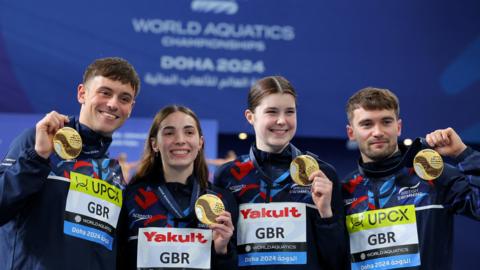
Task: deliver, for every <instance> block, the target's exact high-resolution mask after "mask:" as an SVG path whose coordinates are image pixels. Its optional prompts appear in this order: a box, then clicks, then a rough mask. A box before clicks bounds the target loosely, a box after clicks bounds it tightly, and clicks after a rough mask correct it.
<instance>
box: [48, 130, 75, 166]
mask: <svg viewBox="0 0 480 270" xmlns="http://www.w3.org/2000/svg"><path fill="white" fill-rule="evenodd" d="M53 149H54V150H55V152H56V153H57V154H58V156H60V157H61V158H63V159H67V160H69V159H74V158H76V157H78V155H80V153H81V152H82V137H80V134H78V132H77V131H76V130H75V129H73V128H70V127H64V128H61V129H59V130H58V131H57V133H55V136H53Z"/></svg>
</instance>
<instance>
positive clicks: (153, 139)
mask: <svg viewBox="0 0 480 270" xmlns="http://www.w3.org/2000/svg"><path fill="white" fill-rule="evenodd" d="M150 146H151V147H152V149H153V151H154V152H158V148H157V140H156V139H155V138H150Z"/></svg>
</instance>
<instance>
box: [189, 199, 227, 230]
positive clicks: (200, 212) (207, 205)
mask: <svg viewBox="0 0 480 270" xmlns="http://www.w3.org/2000/svg"><path fill="white" fill-rule="evenodd" d="M223 211H225V206H224V205H223V202H222V200H221V199H220V198H219V197H217V196H215V195H212V194H204V195H202V196H200V197H199V198H198V199H197V201H196V202H195V214H196V215H197V218H198V220H200V222H202V223H203V224H207V225H210V224H214V223H217V222H216V221H215V219H216V218H217V217H218V216H219V215H220V214H221V213H222V212H223Z"/></svg>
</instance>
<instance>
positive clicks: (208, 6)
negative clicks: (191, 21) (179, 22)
mask: <svg viewBox="0 0 480 270" xmlns="http://www.w3.org/2000/svg"><path fill="white" fill-rule="evenodd" d="M190 7H191V9H192V10H193V11H195V12H205V13H207V12H212V13H225V14H227V15H234V14H235V13H237V11H238V4H237V2H236V1H235V0H192V4H191V5H190Z"/></svg>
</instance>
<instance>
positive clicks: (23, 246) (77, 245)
mask: <svg viewBox="0 0 480 270" xmlns="http://www.w3.org/2000/svg"><path fill="white" fill-rule="evenodd" d="M139 89H140V80H139V78H138V75H137V73H136V71H135V69H134V68H133V67H132V66H131V65H130V64H129V63H128V62H127V61H125V60H124V59H121V58H115V57H114V58H103V59H98V60H96V61H94V62H93V63H92V64H90V65H89V66H88V68H87V70H86V71H85V74H84V77H83V83H81V84H80V85H79V86H78V89H77V99H78V102H79V103H80V104H81V108H80V114H79V118H78V119H77V118H75V117H67V116H66V115H63V114H60V113H58V112H55V111H52V112H50V113H48V114H46V115H45V117H43V118H42V119H41V120H40V121H39V122H37V124H36V126H35V128H32V129H29V130H27V131H25V132H24V133H22V134H21V135H20V136H18V137H17V138H16V139H15V140H14V141H13V143H12V144H11V146H10V149H9V151H8V153H7V155H6V157H5V158H4V160H3V161H2V163H1V164H0V269H115V259H116V258H115V256H116V225H117V220H118V214H119V212H120V208H121V206H122V193H123V189H124V181H123V177H122V173H121V170H120V166H119V165H118V162H117V161H116V160H112V159H109V158H108V155H107V149H108V147H109V145H110V143H111V141H112V134H113V132H114V131H115V130H116V129H118V128H119V127H120V126H122V125H123V123H124V122H125V120H126V119H127V118H128V117H129V116H130V113H131V111H132V108H133V105H134V103H135V98H136V96H137V95H138V92H139ZM67 127H69V128H70V129H68V128H67ZM72 129H73V130H72ZM67 131H68V132H67ZM57 132H58V133H57ZM56 134H60V135H58V137H57V136H55V135H56ZM75 134H77V135H76V136H75ZM78 135H79V137H78ZM54 136H55V138H58V141H59V143H57V142H56V143H55V144H54V143H53V138H54ZM80 138H81V140H80ZM68 143H70V144H68ZM72 145H75V146H79V147H78V149H77V148H75V147H72ZM80 149H81V150H80ZM54 150H55V151H54ZM62 151H63V152H62ZM77 154H78V156H76V155H77Z"/></svg>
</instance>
